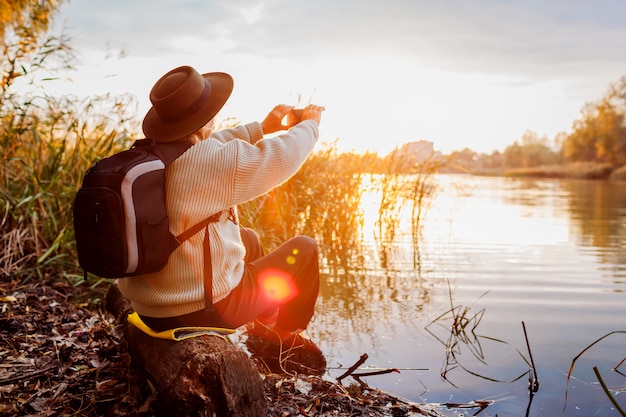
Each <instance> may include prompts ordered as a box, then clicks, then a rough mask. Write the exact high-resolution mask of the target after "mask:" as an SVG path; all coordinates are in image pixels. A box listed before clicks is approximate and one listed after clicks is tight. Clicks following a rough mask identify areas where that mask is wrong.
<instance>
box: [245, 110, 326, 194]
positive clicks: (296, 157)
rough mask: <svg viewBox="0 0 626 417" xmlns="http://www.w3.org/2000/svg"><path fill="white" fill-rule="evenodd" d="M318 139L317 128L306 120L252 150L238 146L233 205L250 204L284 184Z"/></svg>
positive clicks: (258, 143) (298, 167)
mask: <svg viewBox="0 0 626 417" xmlns="http://www.w3.org/2000/svg"><path fill="white" fill-rule="evenodd" d="M318 136H319V130H318V127H317V124H316V123H315V122H314V121H312V120H305V121H303V122H301V123H299V124H298V125H296V126H294V127H293V128H291V129H290V130H289V131H288V132H286V133H283V134H281V135H277V136H272V137H269V138H265V139H263V140H260V141H258V142H257V143H256V145H254V146H250V145H248V144H245V143H241V144H240V146H238V150H237V167H236V171H235V178H234V195H233V199H234V201H233V202H234V203H235V204H240V203H243V202H245V201H249V200H252V199H254V198H256V197H258V196H260V195H262V194H265V193H266V192H268V191H269V190H271V189H272V188H274V187H276V186H278V185H280V184H282V183H283V182H285V181H287V180H288V179H289V178H290V177H291V176H293V175H294V174H295V173H296V172H297V171H298V169H300V166H302V164H303V163H304V161H305V160H306V158H307V157H308V155H309V154H310V153H311V151H312V150H313V148H314V147H315V143H316V141H317V139H318Z"/></svg>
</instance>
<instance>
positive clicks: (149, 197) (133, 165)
mask: <svg viewBox="0 0 626 417" xmlns="http://www.w3.org/2000/svg"><path fill="white" fill-rule="evenodd" d="M190 146H191V143H190V142H187V141H177V142H172V143H156V142H155V141H154V140H152V139H142V140H138V141H136V142H135V143H134V144H133V146H132V147H131V148H130V149H128V150H125V151H123V152H120V153H117V154H115V155H112V156H110V157H108V158H105V159H103V160H101V161H99V162H97V163H96V164H95V165H94V166H93V167H91V168H90V169H89V170H88V171H87V172H86V174H85V177H84V179H83V183H82V187H81V188H80V189H79V190H78V192H77V194H76V199H75V200H74V207H73V214H74V232H75V238H76V248H77V251H78V262H79V264H80V266H81V268H83V270H84V271H85V274H86V273H87V272H91V273H93V274H95V275H98V276H100V277H104V278H123V277H130V276H133V275H141V274H148V273H151V272H156V271H159V270H161V269H163V267H164V266H165V264H166V263H167V260H168V258H169V256H170V254H171V253H172V252H173V251H174V250H175V249H176V248H177V247H178V246H179V245H180V244H181V243H182V242H184V241H185V240H187V239H189V238H190V237H191V236H193V235H195V234H196V233H198V232H199V231H200V230H202V229H203V228H204V227H206V226H207V225H208V224H209V223H211V222H216V221H219V218H220V215H221V214H222V213H221V212H220V213H216V214H214V215H212V216H210V217H209V218H207V219H205V220H203V221H202V222H200V223H198V224H197V225H195V226H193V227H192V228H190V229H189V230H187V231H185V232H183V233H181V234H180V235H178V236H174V235H173V234H172V233H171V232H170V230H169V221H168V216H167V211H166V208H165V167H166V166H167V165H169V164H170V163H171V162H173V161H174V160H175V159H176V158H178V157H179V156H180V155H182V154H183V152H185V151H186V150H187V149H188V148H189V147H190Z"/></svg>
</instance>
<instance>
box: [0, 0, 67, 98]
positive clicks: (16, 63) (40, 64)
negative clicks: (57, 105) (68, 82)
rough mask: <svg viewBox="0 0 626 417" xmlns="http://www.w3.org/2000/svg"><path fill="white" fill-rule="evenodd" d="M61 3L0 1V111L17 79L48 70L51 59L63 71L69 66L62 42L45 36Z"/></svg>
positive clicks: (50, 1)
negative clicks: (46, 67)
mask: <svg viewBox="0 0 626 417" xmlns="http://www.w3.org/2000/svg"><path fill="white" fill-rule="evenodd" d="M61 3H62V0H47V1H46V0H0V42H1V43H2V58H0V71H2V79H1V80H0V100H1V101H0V108H2V107H3V106H4V105H5V104H6V102H7V100H9V99H12V98H13V97H14V96H15V94H16V93H15V92H14V91H12V86H13V84H14V82H15V81H16V80H17V79H19V78H21V77H24V76H29V75H32V74H33V73H34V72H35V71H37V70H38V69H42V68H44V67H45V66H46V65H49V66H48V69H51V66H52V65H51V63H48V61H50V60H51V58H52V57H54V59H56V60H57V62H59V63H60V65H61V66H62V67H63V68H67V67H68V66H69V62H70V61H71V58H72V56H71V53H70V48H69V47H68V46H67V42H66V40H65V39H63V38H62V37H55V36H50V35H49V34H48V28H49V26H50V24H51V23H52V21H53V18H54V16H55V15H56V13H57V12H58V8H59V6H60V4H61ZM63 52H67V54H63ZM30 82H33V80H30Z"/></svg>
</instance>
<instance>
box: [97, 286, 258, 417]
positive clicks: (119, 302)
mask: <svg viewBox="0 0 626 417" xmlns="http://www.w3.org/2000/svg"><path fill="white" fill-rule="evenodd" d="M106 307H107V311H109V312H110V313H111V314H113V315H114V316H115V318H116V319H117V321H118V322H119V323H122V324H123V326H124V335H125V337H126V341H127V343H128V351H129V353H130V356H131V361H132V363H133V366H135V367H136V368H137V369H138V370H139V371H141V372H143V373H145V375H147V377H148V378H149V379H150V380H151V382H152V383H153V385H154V387H155V389H156V391H157V399H156V401H157V405H156V407H155V408H156V409H157V410H158V412H159V415H163V416H253V417H254V416H259V417H261V416H263V417H265V416H267V409H268V408H267V402H266V399H265V395H264V390H263V381H262V379H261V375H260V373H259V371H258V369H257V368H256V367H255V365H254V364H253V363H252V361H251V359H250V358H249V357H248V355H247V354H246V353H245V352H243V351H242V350H240V349H238V348H237V347H236V346H234V345H233V344H232V343H231V342H230V341H228V340H226V339H224V338H222V337H218V336H210V335H204V336H198V337H194V338H191V339H186V340H183V341H178V342H176V341H170V340H163V339H157V338H153V337H151V336H148V335H147V334H145V333H144V332H142V331H141V330H139V329H137V328H136V327H135V326H133V325H132V324H130V323H128V322H127V320H126V318H127V316H128V314H129V313H131V312H132V311H133V309H132V307H131V305H130V302H129V301H128V300H127V299H125V298H124V297H123V296H122V294H121V293H120V291H119V289H118V288H117V286H116V285H112V286H111V288H110V289H109V291H108V293H107V298H106Z"/></svg>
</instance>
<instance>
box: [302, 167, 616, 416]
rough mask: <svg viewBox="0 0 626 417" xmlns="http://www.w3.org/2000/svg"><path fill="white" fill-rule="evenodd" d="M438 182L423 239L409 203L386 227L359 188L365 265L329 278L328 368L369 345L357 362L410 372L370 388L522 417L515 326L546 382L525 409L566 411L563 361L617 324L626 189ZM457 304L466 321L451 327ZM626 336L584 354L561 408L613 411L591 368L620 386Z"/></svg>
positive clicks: (323, 322)
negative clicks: (486, 406)
mask: <svg viewBox="0 0 626 417" xmlns="http://www.w3.org/2000/svg"><path fill="white" fill-rule="evenodd" d="M434 180H435V181H436V184H437V192H436V193H435V194H434V197H433V198H432V199H431V204H430V205H429V207H428V209H427V211H426V213H425V215H423V217H422V220H421V228H420V229H419V239H418V240H415V239H414V236H413V234H412V230H413V229H412V219H411V217H410V215H411V210H410V208H407V207H405V208H404V209H402V210H400V211H398V212H397V213H396V217H395V219H394V220H395V222H396V227H395V229H394V230H393V233H391V234H390V233H389V228H387V229H386V228H385V225H384V224H383V222H381V221H380V202H381V196H382V195H381V191H380V190H376V189H374V190H370V189H369V188H368V191H367V192H365V193H364V195H363V198H362V200H361V208H362V210H363V219H364V221H363V229H362V240H363V248H362V253H363V264H362V265H361V266H360V267H356V268H353V269H348V270H336V271H333V272H332V273H330V272H329V273H328V275H326V276H325V277H324V282H323V285H322V288H321V292H320V301H319V304H318V314H317V317H316V319H315V322H314V323H313V328H312V329H311V331H312V333H313V335H314V337H315V338H317V340H320V342H321V344H322V347H323V349H324V351H325V352H326V354H327V356H328V359H329V364H330V366H334V367H340V365H341V366H343V367H347V366H350V365H352V364H353V363H354V362H355V361H356V360H357V359H358V358H359V356H360V355H361V354H362V353H368V355H369V357H370V360H369V361H368V363H367V364H366V365H373V366H374V365H375V366H380V367H397V368H404V369H405V370H404V371H402V372H401V374H399V375H398V374H395V373H394V374H389V375H383V376H376V377H371V378H370V379H369V380H368V383H370V384H371V385H373V386H378V387H381V388H383V389H387V390H390V391H392V392H396V393H398V394H399V395H402V396H404V397H407V398H410V399H413V400H415V401H418V402H424V401H427V402H430V401H432V402H442V401H449V400H450V399H451V398H453V399H454V401H459V402H462V401H471V400H475V399H479V398H490V399H494V400H497V402H496V404H494V405H493V406H491V408H490V410H491V414H490V415H494V414H496V413H498V412H499V413H500V415H506V416H518V415H519V416H523V415H526V414H525V412H526V409H527V407H528V403H529V398H528V391H527V388H528V387H527V385H528V382H527V378H525V377H524V378H521V379H518V380H516V381H514V382H512V381H513V380H514V379H515V378H517V377H518V376H520V375H522V374H524V372H527V371H528V364H527V363H526V362H525V361H524V360H523V359H522V356H525V357H527V356H528V352H527V348H526V344H525V340H524V337H523V332H522V327H521V322H522V321H524V322H525V324H526V325H527V328H528V333H529V341H530V343H531V346H532V349H533V356H534V359H535V361H536V362H537V366H538V369H539V375H540V376H539V378H540V383H541V389H540V391H539V392H538V393H537V394H536V395H535V396H534V398H533V401H532V407H531V412H530V414H529V415H531V416H545V415H563V414H562V408H563V399H564V390H565V384H566V374H567V372H568V369H569V366H570V363H571V361H572V359H573V358H574V357H575V356H576V355H577V353H578V352H580V351H581V350H582V349H583V348H584V347H585V346H587V345H588V344H589V343H591V342H593V341H594V340H596V339H597V338H599V337H601V336H603V335H604V334H607V333H609V332H611V331H616V330H626V327H625V321H624V317H626V268H625V265H626V255H625V254H624V253H623V249H622V246H623V242H624V241H625V238H626V229H625V228H624V227H623V226H622V225H623V224H626V222H624V220H625V219H624V217H625V215H626V214H625V212H624V209H623V208H624V207H626V191H625V190H623V189H622V187H617V186H616V185H608V184H606V183H601V182H589V181H559V180H541V181H536V180H510V179H505V178H477V177H469V176H445V175H441V176H436V177H434ZM381 226H382V227H381ZM381 236H382V239H381ZM389 236H391V237H392V238H393V240H392V241H385V240H384V238H385V237H389ZM451 308H454V310H451ZM460 312H463V313H464V316H463V317H464V318H466V319H467V320H468V323H469V324H471V327H469V326H468V329H467V331H466V332H465V331H463V332H461V334H456V335H453V334H452V333H451V328H450V325H451V323H453V322H452V321H451V320H452V319H453V316H454V314H453V313H456V314H458V313H460ZM470 328H471V331H470V330H469V329H470ZM464 330H465V329H464ZM451 336H455V337H454V338H453V339H451ZM451 340H452V342H454V343H453V344H452V346H453V348H454V349H452V350H449V348H450V346H449V343H451ZM625 341H626V336H624V335H619V334H618V335H615V336H614V337H609V338H607V339H606V340H604V341H603V343H601V344H599V346H597V347H596V348H595V349H590V351H589V352H587V353H586V355H585V356H584V357H583V358H581V360H580V362H579V363H578V364H577V368H576V369H575V372H574V376H575V377H576V378H577V379H576V381H577V383H576V384H574V385H575V386H574V387H570V390H571V392H570V393H569V395H570V400H569V401H570V402H571V404H572V407H570V408H569V411H566V413H565V414H564V415H591V414H576V413H575V410H577V407H578V409H580V408H581V407H582V409H585V410H587V411H589V410H591V409H593V410H594V413H595V412H599V413H600V414H597V415H603V416H614V415H617V414H615V411H611V408H610V406H609V405H607V403H606V401H602V395H603V394H602V393H601V392H599V391H598V386H597V385H596V384H594V383H593V381H594V380H595V379H594V376H593V372H592V371H591V368H592V366H593V365H598V366H599V367H600V368H601V369H602V370H603V372H604V373H605V376H606V378H607V379H608V380H609V381H610V383H611V384H613V386H615V387H618V386H620V384H621V386H624V384H626V380H624V377H621V376H620V375H619V374H616V373H615V372H612V371H611V370H610V369H611V367H612V366H614V365H615V364H616V363H617V361H618V360H619V359H620V358H621V357H623V356H624V355H626V350H625V349H624V346H625V345H626V343H625ZM447 344H448V345H447ZM446 352H448V354H447V353H446ZM450 352H454V355H453V359H454V360H452V361H451V360H450V359H451V357H450V355H449V353H450ZM620 355H621V356H620ZM422 368H427V369H428V370H426V371H424V370H419V369H422ZM444 371H445V373H446V377H447V379H444V378H442V376H441V373H442V372H444ZM338 372H339V373H340V372H341V371H339V370H332V369H331V370H330V371H329V374H330V376H331V377H332V376H333V375H334V374H337V373H338ZM493 380H496V381H498V382H493ZM452 384H454V385H452ZM455 386H456V387H455ZM457 411H458V410H457ZM451 415H452V414H451ZM454 415H459V414H454ZM468 415H471V414H468Z"/></svg>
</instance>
